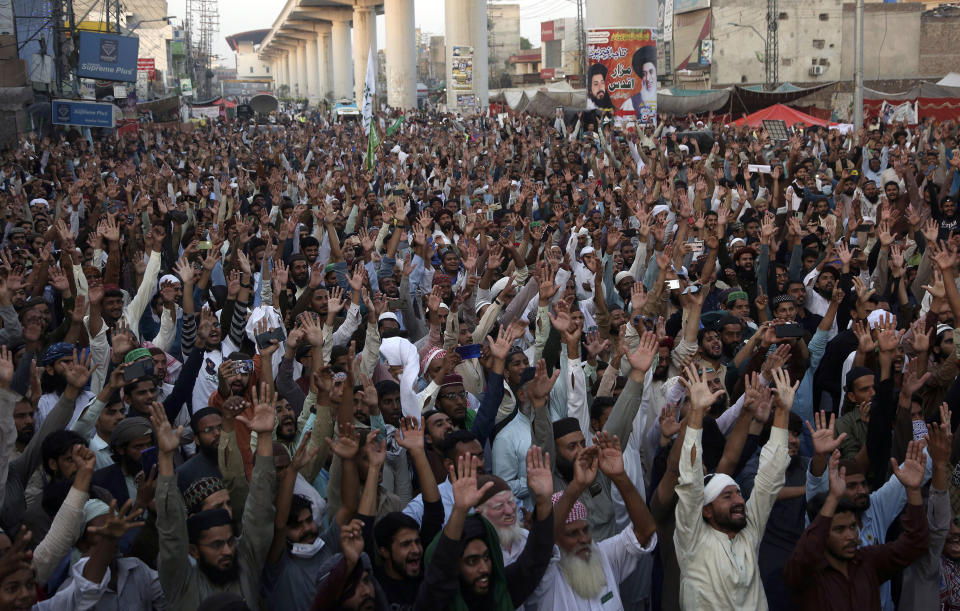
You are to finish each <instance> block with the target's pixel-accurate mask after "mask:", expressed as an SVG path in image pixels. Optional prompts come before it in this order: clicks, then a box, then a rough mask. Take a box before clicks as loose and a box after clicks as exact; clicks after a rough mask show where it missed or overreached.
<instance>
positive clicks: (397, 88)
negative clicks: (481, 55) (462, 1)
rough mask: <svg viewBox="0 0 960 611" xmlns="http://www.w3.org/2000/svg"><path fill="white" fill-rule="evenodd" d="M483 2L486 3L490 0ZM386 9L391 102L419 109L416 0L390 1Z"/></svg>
mask: <svg viewBox="0 0 960 611" xmlns="http://www.w3.org/2000/svg"><path fill="white" fill-rule="evenodd" d="M483 2H484V6H486V0H483ZM384 12H385V15H386V23H387V105H388V106H390V107H391V108H403V109H409V108H416V107H417V41H416V32H417V30H416V25H415V23H414V18H413V0H386V2H385V4H384ZM484 28H486V26H484ZM484 40H486V39H484ZM448 82H449V81H448Z"/></svg>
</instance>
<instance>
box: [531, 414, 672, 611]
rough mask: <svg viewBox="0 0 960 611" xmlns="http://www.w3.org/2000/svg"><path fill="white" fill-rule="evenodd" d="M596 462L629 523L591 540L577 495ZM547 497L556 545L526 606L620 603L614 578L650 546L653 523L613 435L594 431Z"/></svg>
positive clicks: (560, 608)
mask: <svg viewBox="0 0 960 611" xmlns="http://www.w3.org/2000/svg"><path fill="white" fill-rule="evenodd" d="M598 468H599V470H600V471H602V472H603V474H604V475H606V476H607V477H609V478H610V480H611V481H612V482H613V483H614V485H615V486H616V487H617V489H618V490H619V491H620V494H621V495H622V496H623V500H624V504H625V505H626V506H627V513H628V514H629V516H630V522H631V525H630V526H628V527H627V528H626V529H624V530H623V531H622V532H621V533H620V534H617V535H614V536H612V537H610V538H608V539H605V540H603V541H601V542H600V543H595V542H594V541H593V537H592V536H591V534H590V525H589V524H588V523H587V508H586V506H584V504H583V503H581V502H580V501H579V500H578V499H579V498H580V495H581V494H583V492H584V491H585V490H586V489H587V488H588V487H589V486H590V484H592V483H593V481H594V479H595V478H596V477H597V470H598ZM552 500H553V504H554V540H555V541H556V544H557V547H556V548H554V557H553V559H552V560H551V561H550V567H549V568H548V569H547V572H546V574H544V576H543V581H541V582H540V587H539V588H538V589H537V591H536V592H535V593H534V594H533V596H531V597H530V598H529V599H527V606H528V607H529V606H532V605H536V607H537V608H538V609H544V610H550V611H565V610H571V611H572V610H574V609H576V610H581V609H597V610H601V609H622V608H623V603H622V601H621V600H620V584H621V582H622V581H623V580H624V579H626V578H627V577H628V576H629V575H630V574H631V573H633V571H634V569H635V568H636V566H637V561H638V559H639V558H640V557H641V556H642V555H643V554H649V553H651V552H652V551H653V550H654V549H655V548H656V546H657V534H656V528H657V527H656V524H655V523H654V521H653V516H651V515H650V511H649V510H648V509H647V504H646V503H644V501H643V497H641V496H640V493H639V492H638V491H637V489H636V488H635V487H634V485H633V483H631V481H630V478H629V477H628V476H627V474H626V472H625V471H624V467H623V453H622V452H621V450H620V441H619V440H618V439H617V437H616V436H613V437H610V436H609V435H608V434H607V433H605V432H604V433H599V434H598V435H597V436H596V437H595V438H594V445H592V446H590V447H589V448H584V449H582V450H580V451H579V453H578V454H577V458H576V461H575V463H574V479H573V481H572V482H570V485H569V486H567V488H566V490H564V491H563V492H557V493H554V495H553V497H552ZM557 549H559V554H557Z"/></svg>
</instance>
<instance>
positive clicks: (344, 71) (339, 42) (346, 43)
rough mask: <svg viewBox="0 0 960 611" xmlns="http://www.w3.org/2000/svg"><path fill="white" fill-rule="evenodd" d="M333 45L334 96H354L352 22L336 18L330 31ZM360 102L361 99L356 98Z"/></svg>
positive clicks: (336, 97) (338, 97)
mask: <svg viewBox="0 0 960 611" xmlns="http://www.w3.org/2000/svg"><path fill="white" fill-rule="evenodd" d="M330 42H331V46H332V47H333V97H334V99H340V98H347V99H349V98H352V97H353V66H352V62H353V48H352V47H353V45H352V44H351V43H350V22H349V21H347V20H345V19H344V20H342V21H339V20H334V21H333V25H332V26H331V31H330ZM356 102H358V103H359V100H356Z"/></svg>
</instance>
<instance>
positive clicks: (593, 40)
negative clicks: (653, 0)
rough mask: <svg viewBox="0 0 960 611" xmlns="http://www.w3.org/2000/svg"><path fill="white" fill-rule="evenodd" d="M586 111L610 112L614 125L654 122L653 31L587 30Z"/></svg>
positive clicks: (655, 42) (651, 29) (654, 69)
mask: <svg viewBox="0 0 960 611" xmlns="http://www.w3.org/2000/svg"><path fill="white" fill-rule="evenodd" d="M586 94H587V99H586V108H587V110H594V109H598V110H605V111H613V114H614V116H615V117H616V121H617V123H620V124H623V123H632V122H633V120H634V119H635V120H636V122H637V123H639V124H641V125H655V124H656V122H657V30H656V28H597V29H592V30H587V91H586Z"/></svg>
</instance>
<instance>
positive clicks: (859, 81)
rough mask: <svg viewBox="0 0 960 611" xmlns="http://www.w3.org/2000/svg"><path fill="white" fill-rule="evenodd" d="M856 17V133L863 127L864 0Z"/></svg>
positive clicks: (854, 126) (854, 105)
mask: <svg viewBox="0 0 960 611" xmlns="http://www.w3.org/2000/svg"><path fill="white" fill-rule="evenodd" d="M854 15H855V17H856V19H855V22H854V42H855V45H854V55H853V80H854V83H853V129H854V131H856V130H858V129H860V128H861V127H863V0H857V10H856V13H855V14H854Z"/></svg>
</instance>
